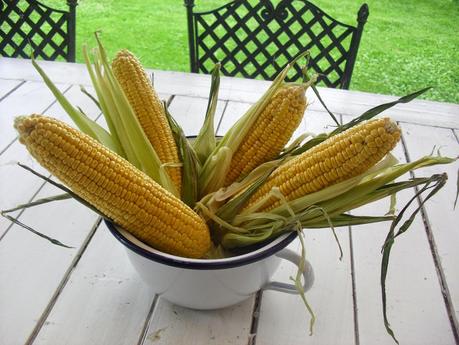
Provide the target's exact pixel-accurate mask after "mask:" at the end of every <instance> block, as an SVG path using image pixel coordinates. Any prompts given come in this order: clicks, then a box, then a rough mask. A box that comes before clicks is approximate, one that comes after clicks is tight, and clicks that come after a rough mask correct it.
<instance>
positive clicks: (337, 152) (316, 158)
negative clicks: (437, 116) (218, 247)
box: [245, 118, 400, 212]
mask: <svg viewBox="0 0 459 345" xmlns="http://www.w3.org/2000/svg"><path fill="white" fill-rule="evenodd" d="M351 138H352V139H351ZM357 139H359V140H357ZM399 139H400V129H399V128H398V126H397V124H396V123H395V122H393V121H392V120H391V119H389V118H382V119H376V120H370V121H367V122H364V123H361V124H359V125H357V126H355V127H353V128H351V129H349V130H347V131H345V132H343V133H340V134H338V135H335V136H333V137H331V138H329V139H327V140H326V141H324V142H322V143H321V144H319V145H317V146H315V147H313V148H312V149H310V150H309V151H306V152H304V153H302V154H301V155H299V156H297V157H295V158H294V159H292V160H290V161H288V162H287V163H285V164H284V165H282V166H280V167H279V168H277V169H276V170H275V171H274V172H273V173H272V175H271V176H270V177H269V178H268V180H267V181H266V182H265V183H264V184H263V185H262V186H261V187H260V188H259V189H258V190H257V191H256V192H255V193H254V195H252V197H251V198H250V199H249V201H248V203H247V205H246V206H245V209H247V208H249V207H250V206H251V205H253V204H254V203H256V202H257V201H259V200H261V199H262V198H264V197H266V195H267V193H269V192H270V191H271V189H272V188H273V187H279V189H280V192H281V193H282V194H283V195H284V196H285V198H286V199H287V200H288V201H290V200H294V199H297V198H299V197H301V196H304V195H306V194H309V193H313V192H316V191H318V190H321V189H323V188H326V187H328V186H330V185H333V184H335V183H338V182H341V181H344V180H347V179H349V178H351V177H354V176H357V175H359V174H362V173H364V172H365V171H367V170H368V169H369V168H370V167H372V166H373V165H375V164H376V163H377V162H378V161H380V160H381V159H382V158H383V157H384V156H385V155H386V154H387V153H388V152H389V151H390V150H392V149H393V148H394V147H395V145H396V143H397V142H398V140H399ZM351 142H353V144H351ZM330 162H340V165H339V166H337V165H334V166H332V165H331V164H330ZM327 163H328V164H327ZM303 171H307V172H308V175H307V176H305V175H303V174H299V172H303ZM297 176H301V178H300V179H299V178H297ZM279 205H280V201H279V200H278V199H275V198H274V197H271V198H268V200H267V202H266V203H265V204H263V206H262V207H261V208H260V209H259V211H260V212H261V211H269V210H271V209H273V208H275V207H277V206H279Z"/></svg>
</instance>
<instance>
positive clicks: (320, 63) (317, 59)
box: [185, 0, 369, 89]
mask: <svg viewBox="0 0 459 345" xmlns="http://www.w3.org/2000/svg"><path fill="white" fill-rule="evenodd" d="M194 5H195V2H194V0H185V6H186V8H187V17H188V39H189V51H190V65H191V71H192V72H195V73H199V72H202V73H210V72H211V71H212V69H213V66H214V64H215V63H217V62H220V63H221V64H222V68H221V70H222V73H223V74H224V75H227V76H238V75H240V76H243V77H246V78H262V79H266V80H273V79H274V78H275V77H276V75H277V74H278V73H279V72H280V71H281V70H282V69H283V67H285V65H286V64H287V63H288V62H289V61H291V60H292V59H293V58H294V57H296V56H297V55H298V54H300V53H302V52H304V51H306V50H309V51H310V54H311V58H310V63H309V67H310V68H312V69H313V70H314V71H315V72H317V73H319V74H320V75H321V77H320V81H322V82H323V83H324V84H325V85H326V86H327V87H333V88H342V89H348V88H349V85H350V82H351V76H352V72H353V69H354V64H355V60H356V58H357V51H358V48H359V44H360V39H361V36H362V32H363V27H364V25H365V23H366V20H367V18H368V14H369V11H368V6H367V5H366V4H364V5H362V6H361V7H360V10H359V11H358V15H357V26H351V25H347V24H344V23H341V22H339V21H337V20H336V19H334V18H332V17H331V16H329V15H328V14H326V13H325V12H324V11H322V10H321V9H319V8H318V7H317V6H315V5H313V4H312V3H311V2H309V1H305V0H300V1H292V0H281V1H277V2H276V4H275V3H274V2H273V1H269V0H264V1H254V0H236V1H232V2H230V3H228V4H226V5H224V6H222V7H219V8H217V9H214V10H210V11H205V12H194ZM301 77H302V72H301V68H300V67H299V66H295V73H294V75H289V77H288V80H290V81H292V80H298V79H300V78H301Z"/></svg>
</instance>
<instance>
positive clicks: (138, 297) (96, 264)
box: [33, 223, 154, 345]
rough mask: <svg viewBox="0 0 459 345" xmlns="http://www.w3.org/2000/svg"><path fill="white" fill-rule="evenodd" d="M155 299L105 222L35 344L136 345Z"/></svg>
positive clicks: (72, 273) (75, 269) (59, 297)
mask: <svg viewBox="0 0 459 345" xmlns="http://www.w3.org/2000/svg"><path fill="white" fill-rule="evenodd" d="M153 298H154V294H153V292H152V291H151V289H150V288H149V287H148V286H147V285H146V284H144V283H143V282H142V281H141V279H140V277H139V276H138V275H137V272H135V271H134V268H133V267H132V265H131V263H130V262H129V260H128V258H127V256H126V254H125V250H124V247H123V246H122V245H121V244H120V243H119V242H118V241H117V240H116V239H115V238H114V237H113V236H112V235H111V233H110V232H109V230H108V229H107V227H106V226H105V224H104V223H102V224H101V225H100V226H99V228H98V229H97V231H96V233H95V235H94V237H93V238H92V240H91V242H90V243H89V245H88V247H87V249H86V250H85V252H84V253H83V256H82V258H81V259H80V261H79V262H78V263H77V265H76V266H75V268H74V269H73V271H72V272H71V275H70V278H69V280H68V282H67V283H66V285H65V287H64V289H63V290H62V292H61V293H60V295H59V296H58V299H57V302H56V303H55V305H54V307H53V309H52V311H51V313H50V314H49V316H48V317H47V318H46V321H45V322H44V324H43V327H42V328H41V330H40V332H39V333H38V335H37V337H36V339H35V341H34V342H33V343H34V344H37V345H38V344H42V345H45V344H50V345H51V344H56V343H58V344H68V345H72V344H75V345H76V344H81V345H86V344H119V345H122V344H126V345H131V344H137V342H138V341H139V337H140V336H141V334H142V330H143V327H144V322H145V319H146V318H147V315H148V313H149V310H150V306H151V303H152V301H153Z"/></svg>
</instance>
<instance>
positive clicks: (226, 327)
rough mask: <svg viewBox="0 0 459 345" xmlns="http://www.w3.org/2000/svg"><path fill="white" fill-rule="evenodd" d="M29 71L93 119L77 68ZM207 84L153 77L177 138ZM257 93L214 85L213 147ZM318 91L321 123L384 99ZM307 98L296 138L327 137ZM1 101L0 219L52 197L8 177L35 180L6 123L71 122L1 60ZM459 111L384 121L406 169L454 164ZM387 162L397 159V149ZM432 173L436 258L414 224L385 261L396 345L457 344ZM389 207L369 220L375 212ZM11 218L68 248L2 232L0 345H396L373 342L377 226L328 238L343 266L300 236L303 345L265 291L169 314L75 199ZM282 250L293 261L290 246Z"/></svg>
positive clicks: (449, 220) (287, 310) (451, 214)
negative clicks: (308, 275)
mask: <svg viewBox="0 0 459 345" xmlns="http://www.w3.org/2000/svg"><path fill="white" fill-rule="evenodd" d="M40 64H42V66H43V67H44V68H45V70H46V71H47V73H49V75H50V76H51V78H52V79H53V80H54V81H55V82H58V83H60V85H59V86H60V87H61V89H62V90H64V91H66V95H67V96H68V97H69V98H70V99H71V102H72V103H74V104H76V105H81V106H82V107H83V109H85V110H87V113H88V114H89V115H91V116H97V115H98V110H97V109H96V108H95V106H94V104H92V103H91V101H90V100H89V99H87V97H86V96H82V95H81V93H80V92H79V87H78V85H79V84H85V85H89V79H88V76H87V74H86V72H85V70H84V67H83V66H82V65H79V64H66V63H50V62H40ZM209 85H210V78H209V76H205V75H193V74H189V73H179V72H162V71H155V86H156V88H157V89H158V91H159V92H160V93H161V97H162V98H163V99H164V98H166V99H167V98H169V96H173V98H172V102H171V104H170V110H171V112H172V113H173V115H174V116H175V117H176V119H177V121H178V122H179V123H180V124H181V125H182V126H183V128H184V130H185V133H186V134H188V135H196V134H197V133H198V131H199V128H200V125H201V123H202V120H203V117H204V114H205V110H206V106H207V99H206V98H207V96H208V92H209ZM268 86H269V83H268V82H264V81H254V80H244V79H237V78H222V82H221V87H222V88H221V91H220V99H221V102H220V103H219V106H218V108H217V116H216V120H215V125H216V126H217V125H218V124H219V131H218V134H220V135H221V134H224V133H225V132H226V131H227V130H228V129H229V128H230V126H231V125H232V124H233V123H234V122H235V121H236V120H237V118H239V117H240V116H241V114H243V113H244V112H245V111H246V110H247V109H248V107H249V106H250V104H251V103H253V102H255V101H256V100H257V99H258V97H259V96H260V95H261V94H262V93H263V92H264V90H266V88H267V87H268ZM12 90H14V91H12ZM11 91H12V92H11ZM321 91H322V95H323V98H324V99H325V101H326V102H327V104H328V105H329V107H330V108H331V109H332V110H334V111H336V112H337V113H339V114H344V115H353V116H355V115H358V114H360V113H362V112H363V111H365V110H367V109H368V108H369V107H371V106H375V105H377V104H379V103H382V102H386V101H391V100H394V99H395V97H392V96H383V95H374V94H368V93H363V92H352V91H342V90H331V89H322V90H321ZM2 97H3V98H2ZM308 98H309V101H310V102H311V104H310V106H309V109H308V111H307V113H306V117H305V121H304V122H303V124H302V127H301V128H300V129H298V131H297V132H296V134H299V133H301V132H304V131H312V132H316V133H317V132H321V131H323V129H324V126H326V125H329V124H332V123H331V122H330V118H329V117H328V115H327V114H326V113H325V112H324V109H323V108H322V107H321V105H320V104H319V103H318V101H317V100H316V99H315V97H314V96H313V95H310V93H308ZM0 99H1V100H0V114H1V115H2V116H0V134H1V135H0V209H4V208H5V207H10V206H13V205H15V204H17V203H19V202H25V201H29V200H30V199H31V198H34V197H35V198H36V197H40V196H44V195H52V194H53V193H56V190H55V189H54V188H51V187H49V186H45V187H43V188H42V189H41V190H40V188H41V187H42V182H41V181H40V180H39V179H37V178H35V177H33V176H32V175H30V174H28V173H27V172H25V171H22V170H21V169H19V168H17V167H15V166H13V165H8V164H7V163H8V162H10V161H14V160H20V161H22V162H26V163H27V164H29V165H31V166H33V167H34V168H36V169H38V170H40V168H39V167H38V165H37V164H36V163H34V162H33V160H32V159H31V158H30V156H29V155H28V154H27V153H26V151H25V150H24V149H23V147H22V145H20V144H19V143H18V142H17V141H16V140H15V132H14V130H13V129H12V127H11V124H12V119H13V117H14V116H15V115H18V114H28V113H32V112H46V113H49V114H50V115H53V116H57V117H59V118H62V119H64V120H66V121H69V119H68V117H67V116H66V115H65V114H64V112H63V111H62V109H61V108H60V106H59V105H57V104H55V103H54V97H53V96H52V95H51V94H50V93H49V91H48V90H47V89H46V88H45V87H44V85H43V83H42V82H41V80H40V78H39V76H38V74H37V73H36V72H35V71H34V70H33V68H32V66H31V65H30V62H29V61H24V60H15V59H6V58H0ZM458 109H459V106H458V105H456V104H446V103H438V102H430V101H414V102H412V103H410V104H407V105H403V106H397V107H396V108H394V109H393V110H391V111H389V112H387V114H388V115H392V116H393V117H394V118H395V119H397V120H400V121H402V123H401V125H402V127H403V130H404V138H405V143H406V147H405V149H406V150H407V152H408V155H409V157H410V158H411V159H414V158H415V157H416V156H419V155H421V154H423V153H424V154H425V153H429V152H430V150H431V147H432V146H433V144H437V145H438V144H439V145H441V146H443V147H442V148H441V151H442V153H445V154H446V153H447V154H450V155H457V154H458V153H459V149H458V145H459V144H458V135H459V131H458V128H459V111H458ZM344 118H347V116H345V117H344ZM419 124H423V125H419ZM426 125H427V126H426ZM438 127H443V128H438ZM332 128H333V127H329V128H327V130H331V129H332ZM397 153H398V155H400V156H402V158H403V156H404V152H403V147H400V148H399V150H398V151H397ZM435 169H439V168H435ZM41 171H43V170H41ZM424 171H425V172H426V173H431V172H433V171H434V170H428V169H425V170H424ZM435 171H448V173H449V175H450V182H449V184H448V185H447V188H446V189H445V190H444V191H442V193H441V194H439V195H438V196H437V197H436V198H435V199H434V200H433V201H432V202H430V203H429V204H428V205H427V206H426V208H425V211H426V214H427V218H428V226H429V228H431V230H432V231H433V234H434V240H435V244H436V252H435V253H434V254H435V255H433V254H432V251H431V248H430V247H429V241H428V239H427V236H426V233H425V231H424V228H425V227H424V224H423V222H422V220H421V219H420V218H419V219H418V220H417V221H416V223H415V224H414V226H413V229H412V230H411V231H409V232H408V233H407V234H405V235H404V236H403V237H402V238H400V241H399V242H398V243H397V244H396V245H395V246H394V249H393V252H394V254H393V257H392V258H391V265H390V269H389V278H388V291H389V301H388V303H389V316H390V320H391V322H392V326H393V328H394V330H395V331H396V333H397V336H398V338H399V340H400V341H401V343H402V344H441V345H442V344H455V343H457V329H458V326H457V318H458V303H457V301H458V298H459V297H458V289H459V277H458V275H457V272H458V270H457V269H456V262H457V259H458V257H457V250H456V248H457V243H458V242H457V231H455V230H456V229H457V226H455V223H457V219H458V218H457V210H456V211H452V210H450V208H448V207H449V206H450V204H451V200H452V198H453V197H454V193H455V178H456V175H455V174H456V173H457V164H456V165H455V166H453V165H451V166H448V167H447V168H445V169H441V168H440V169H439V170H435ZM43 172H44V171H43ZM405 198H406V197H405ZM401 199H403V198H401ZM386 206H387V205H384V206H381V205H376V206H372V207H371V206H367V207H369V211H375V210H377V211H379V213H381V212H384V211H385V210H386ZM381 210H382V211H381ZM19 219H20V220H21V221H23V222H25V223H27V224H31V225H34V227H36V228H37V229H39V230H41V231H43V232H45V233H47V234H48V235H51V236H53V237H57V238H59V239H60V240H62V241H63V242H64V243H67V244H70V245H72V246H74V247H75V248H74V249H70V250H68V249H63V248H58V247H55V246H51V245H49V244H48V243H47V242H46V241H44V240H43V239H40V238H38V237H36V236H33V235H31V234H30V233H28V232H27V231H25V230H23V229H21V228H19V227H18V226H10V222H9V221H6V220H5V219H3V218H2V219H1V220H0V344H1V345H3V344H6V345H10V344H25V343H27V344H32V343H33V344H42V345H44V344H56V343H58V344H148V345H150V344H151V345H153V344H178V345H180V344H241V345H243V344H259V345H260V344H261V345H265V344H266V345H268V344H272V345H277V344H282V345H283V344H393V341H392V340H391V339H390V337H389V336H388V335H387V334H386V332H385V330H384V326H383V323H382V313H381V306H380V303H381V302H380V288H379V265H380V246H381V244H382V241H383V240H384V237H385V233H386V232H385V231H386V230H387V226H386V225H372V226H364V227H363V226H361V227H357V228H353V229H351V230H349V229H339V230H338V236H339V238H340V241H341V244H342V246H343V251H344V258H343V261H342V262H339V260H338V250H337V247H336V243H335V241H334V239H333V236H332V234H331V232H330V231H328V230H311V231H309V232H308V233H307V249H308V254H307V255H308V258H309V260H310V261H311V262H312V264H313V265H314V268H315V272H316V282H315V285H314V287H313V288H312V289H311V291H310V292H309V293H308V294H307V297H308V301H309V302H310V303H311V305H312V306H313V308H314V311H315V313H316V315H317V323H316V326H315V329H314V335H313V336H309V335H308V332H307V323H308V320H309V319H308V314H307V313H306V311H305V309H304V306H303V305H302V302H301V300H300V299H299V298H298V297H297V296H288V295H284V294H281V293H278V292H264V293H262V294H261V298H260V299H259V300H258V302H257V305H256V300H255V297H252V298H250V299H249V300H247V301H245V302H243V303H241V304H240V305H237V306H234V307H232V308H227V309H223V310H218V311H210V312H198V311H193V310H189V309H185V308H180V307H176V306H174V305H171V304H170V303H169V302H167V301H165V300H162V299H161V298H156V297H155V296H154V295H153V294H152V293H151V292H150V290H149V288H148V287H147V286H146V285H145V284H144V283H143V282H141V280H140V279H139V277H138V276H137V274H136V273H135V271H134V270H133V268H132V267H131V265H130V263H129V261H128V260H127V257H126V255H125V254H124V253H123V251H124V249H123V247H122V246H121V245H120V244H119V243H118V242H117V241H116V240H115V239H114V238H112V236H111V235H110V234H109V232H108V231H107V229H106V227H105V226H104V225H103V224H101V225H98V224H99V223H98V217H97V216H96V215H95V214H94V213H92V212H91V211H88V210H87V209H85V208H83V207H82V206H80V205H78V204H77V203H76V202H74V201H72V200H67V201H62V202H59V204H57V203H56V204H54V206H50V205H46V206H41V207H37V208H35V209H30V210H26V211H25V212H23V213H22V214H20V215H19ZM456 225H457V224H456ZM96 226H97V230H96V228H95V227H96ZM448 226H449V229H447V228H448ZM350 235H351V236H350ZM291 247H292V248H298V242H294V243H293V244H292V245H291ZM352 259H353V260H352ZM435 260H438V263H439V264H438V265H437V266H436V261H435ZM292 273H294V266H293V265H291V264H289V263H285V264H282V265H281V266H280V268H279V270H278V272H277V273H276V275H275V279H278V280H282V281H286V280H288V277H289V276H290V275H292ZM438 273H440V275H441V276H442V277H441V280H440V279H439V278H438V276H437V274H438ZM353 278H354V280H353ZM440 281H441V284H443V286H441V284H440ZM445 287H446V291H442V288H445ZM443 294H446V295H445V296H447V297H448V298H446V299H445V298H444V297H443ZM354 302H356V304H355V303H354ZM448 312H449V313H450V315H448ZM451 315H452V316H451ZM355 316H356V319H354V317H355ZM355 321H356V322H355ZM453 330H454V331H455V332H456V339H455V338H454V333H453Z"/></svg>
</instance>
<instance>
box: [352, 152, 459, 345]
mask: <svg viewBox="0 0 459 345" xmlns="http://www.w3.org/2000/svg"><path fill="white" fill-rule="evenodd" d="M393 154H394V155H395V156H396V157H397V159H399V161H400V162H404V161H405V157H404V150H403V146H402V145H401V143H400V144H399V145H398V146H397V147H396V148H395V149H394V150H393ZM409 177H410V176H409V175H408V174H407V175H405V176H404V178H409ZM397 195H398V196H397V206H398V209H397V210H400V207H402V206H403V205H404V204H405V203H406V202H407V201H408V200H409V198H411V197H412V196H413V195H414V193H413V192H412V191H410V190H408V191H403V192H400V193H398V194H397ZM411 209H413V208H411ZM388 210H389V203H388V200H382V201H379V202H377V203H375V204H374V205H372V204H370V205H367V206H364V207H361V208H359V209H357V210H355V212H353V213H354V214H370V215H383V214H385V213H386V212H387V211H388ZM389 227H390V223H386V224H384V223H382V224H368V225H364V226H363V225H361V226H357V227H353V228H352V230H351V231H352V247H353V257H354V267H355V269H354V275H355V290H356V296H357V310H358V324H359V341H360V343H361V344H369V343H371V344H392V343H393V341H392V339H391V338H390V336H389V335H388V334H387V333H386V331H385V329H384V327H382V325H383V317H382V312H381V311H382V303H381V292H380V283H379V282H380V266H381V247H382V245H383V243H384V240H385V238H386V235H387V232H388V230H389ZM386 284H387V296H388V299H387V308H388V317H389V320H390V322H391V325H392V328H393V330H394V332H395V334H396V336H397V338H398V339H399V340H400V341H401V343H407V344H411V343H412V344H425V345H428V344H438V345H443V344H444V345H447V344H453V343H454V336H453V332H452V329H451V325H450V322H449V319H448V314H447V310H446V308H445V306H444V302H443V297H442V294H441V289H440V285H439V283H438V279H437V274H436V269H435V264H434V260H433V257H432V254H431V252H430V248H429V243H428V241H427V237H426V235H425V230H424V226H423V222H422V219H421V218H420V217H417V218H416V220H415V221H414V222H413V224H412V227H411V228H410V230H409V231H407V232H406V233H405V234H404V235H402V236H400V237H399V238H398V239H397V241H396V242H395V244H394V245H393V248H392V252H391V258H390V264H389V269H388V276H387V283H386ZM408 339H409V341H408Z"/></svg>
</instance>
